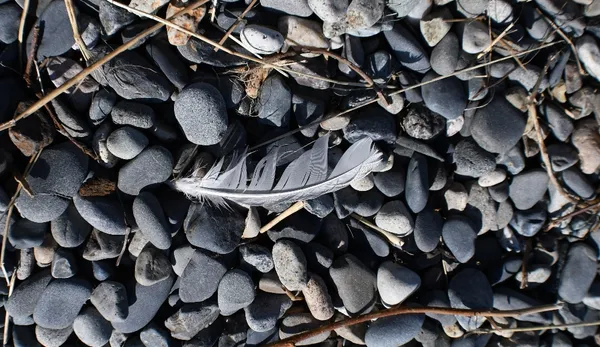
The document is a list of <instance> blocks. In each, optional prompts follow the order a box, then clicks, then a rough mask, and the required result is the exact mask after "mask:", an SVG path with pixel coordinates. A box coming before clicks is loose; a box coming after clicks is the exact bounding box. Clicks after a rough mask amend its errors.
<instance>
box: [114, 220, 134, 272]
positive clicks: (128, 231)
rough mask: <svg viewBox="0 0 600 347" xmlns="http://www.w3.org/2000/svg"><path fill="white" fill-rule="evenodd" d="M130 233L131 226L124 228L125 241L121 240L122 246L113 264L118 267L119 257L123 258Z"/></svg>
mask: <svg viewBox="0 0 600 347" xmlns="http://www.w3.org/2000/svg"><path fill="white" fill-rule="evenodd" d="M130 233H131V227H127V229H125V236H124V237H125V241H123V247H122V248H121V251H120V252H119V256H118V257H117V262H116V263H115V265H116V266H117V267H118V266H119V265H120V264H121V259H122V258H123V254H125V250H126V249H127V244H128V243H129V234H130Z"/></svg>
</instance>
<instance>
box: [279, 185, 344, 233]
mask: <svg viewBox="0 0 600 347" xmlns="http://www.w3.org/2000/svg"><path fill="white" fill-rule="evenodd" d="M348 189H349V188H348ZM320 230H321V219H320V218H318V217H317V216H315V215H312V214H310V213H308V212H307V211H302V210H301V211H299V212H296V213H294V214H293V215H291V216H290V217H289V218H286V219H285V220H284V221H283V222H281V223H280V224H279V225H277V226H275V227H274V228H273V229H272V230H269V231H268V232H267V235H268V236H269V238H270V239H271V241H273V242H275V241H277V240H280V239H293V240H294V241H295V242H297V243H307V242H310V241H312V240H313V239H314V238H315V236H317V234H318V233H319V231H320Z"/></svg>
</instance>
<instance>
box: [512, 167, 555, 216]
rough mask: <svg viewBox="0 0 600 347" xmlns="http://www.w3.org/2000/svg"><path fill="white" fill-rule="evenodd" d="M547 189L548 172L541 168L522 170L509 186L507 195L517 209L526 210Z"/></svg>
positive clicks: (539, 198)
mask: <svg viewBox="0 0 600 347" xmlns="http://www.w3.org/2000/svg"><path fill="white" fill-rule="evenodd" d="M547 189H548V174H547V173H546V171H544V170H543V169H533V170H528V171H525V172H522V173H520V174H518V175H516V176H513V179H512V181H511V183H510V186H509V193H508V194H509V196H510V198H511V200H512V202H513V203H514V205H515V207H516V208H517V209H519V210H528V209H530V208H532V207H533V206H534V205H535V204H536V203H537V202H538V201H540V200H541V199H542V198H543V197H544V194H545V193H546V190H547Z"/></svg>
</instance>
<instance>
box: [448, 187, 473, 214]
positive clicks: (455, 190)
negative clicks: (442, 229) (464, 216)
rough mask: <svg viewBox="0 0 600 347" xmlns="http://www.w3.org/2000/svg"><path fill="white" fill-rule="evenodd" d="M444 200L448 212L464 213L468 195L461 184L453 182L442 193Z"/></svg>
mask: <svg viewBox="0 0 600 347" xmlns="http://www.w3.org/2000/svg"><path fill="white" fill-rule="evenodd" d="M444 199H445V200H446V207H447V209H448V211H450V210H457V211H464V209H465V208H466V207H467V203H468V201H469V194H468V193H467V190H466V189H465V187H464V186H463V185H462V184H461V183H459V182H453V183H452V185H451V186H450V187H448V189H447V190H446V191H445V192H444Z"/></svg>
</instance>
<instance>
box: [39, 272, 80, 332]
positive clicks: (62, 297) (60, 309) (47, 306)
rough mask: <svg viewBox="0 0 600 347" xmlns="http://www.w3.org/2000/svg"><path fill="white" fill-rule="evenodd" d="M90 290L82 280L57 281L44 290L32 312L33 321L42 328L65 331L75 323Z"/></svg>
mask: <svg viewBox="0 0 600 347" xmlns="http://www.w3.org/2000/svg"><path fill="white" fill-rule="evenodd" d="M91 293H92V288H91V286H90V284H89V282H87V281H86V280H84V279H81V278H76V277H73V278H69V279H57V280H54V281H52V282H50V284H49V285H48V286H47V287H46V288H45V289H44V292H43V293H42V295H41V297H40V299H39V300H38V302H37V304H36V305H35V309H34V311H33V320H34V321H35V323H36V324H37V325H39V326H41V327H43V328H48V329H65V328H67V327H68V326H70V325H71V324H73V322H74V321H75V318H76V317H77V314H78V313H79V311H80V310H81V307H82V306H83V304H84V303H85V302H86V301H87V300H88V299H89V298H90V295H91Z"/></svg>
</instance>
